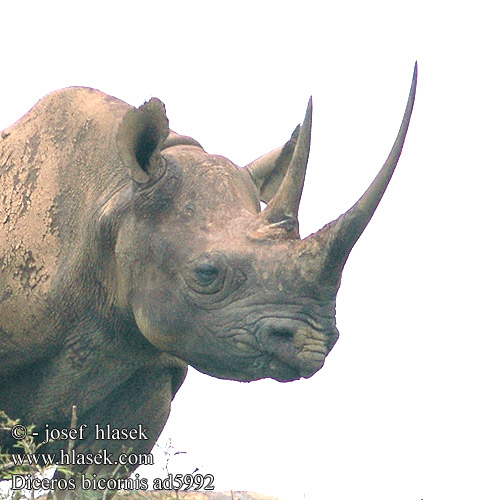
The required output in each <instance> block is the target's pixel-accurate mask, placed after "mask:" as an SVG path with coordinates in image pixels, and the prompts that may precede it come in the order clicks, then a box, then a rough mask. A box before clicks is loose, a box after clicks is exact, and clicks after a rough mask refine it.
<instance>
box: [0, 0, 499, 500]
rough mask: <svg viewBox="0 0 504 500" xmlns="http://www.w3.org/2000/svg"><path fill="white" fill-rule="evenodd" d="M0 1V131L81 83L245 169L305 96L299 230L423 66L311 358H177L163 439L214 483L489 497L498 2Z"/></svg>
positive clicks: (343, 180)
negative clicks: (393, 161) (246, 373)
mask: <svg viewBox="0 0 504 500" xmlns="http://www.w3.org/2000/svg"><path fill="white" fill-rule="evenodd" d="M0 15H1V32H0V38H1V52H0V54H1V55H0V61H1V63H0V64H1V77H0V78H1V80H0V89H1V91H0V128H4V127H6V126H8V125H10V124H11V123H13V122H14V121H15V120H16V119H18V118H19V117H20V116H21V115H22V114H23V113H25V112H26V111H27V110H28V109H29V108H30V107H31V106H32V105H33V104H34V103H35V102H36V101H37V100H38V99H39V98H41V97H42V96H43V95H45V94H47V93H48V92H50V91H52V90H55V89H57V88H61V87H65V86H69V85H84V86H91V87H95V88H98V89H100V90H102V91H105V92H107V93H109V94H111V95H114V96H116V97H119V98H121V99H123V100H125V101H126V102H128V103H130V104H134V105H139V104H141V103H142V102H143V101H144V100H146V99H148V98H150V97H151V96H157V97H159V98H160V99H162V100H163V101H164V102H165V104H166V108H167V112H168V116H169V118H170V124H171V126H172V128H173V129H174V130H176V131H177V132H179V133H183V134H187V135H190V136H192V137H194V138H196V139H197V140H199V141H200V142H201V143H202V144H203V146H204V147H205V149H206V150H207V151H209V152H212V153H218V154H222V155H224V156H227V157H229V158H230V159H232V160H233V161H234V162H235V163H237V164H239V165H245V164H247V163H248V162H249V161H251V160H253V159H255V158H256V157H258V156H260V155H262V154H263V153H265V152H267V151H270V150H271V149H273V148H275V147H277V146H279V145H280V144H283V143H284V142H285V141H286V140H287V139H288V138H289V137H290V134H291V132H292V130H293V129H294V127H295V125H296V124H297V123H298V122H299V121H301V120H302V118H303V116H304V111H305V106H306V102H307V100H308V97H309V96H310V95H311V94H312V95H313V99H314V118H313V119H314V125H313V139H312V153H311V158H310V165H309V170H308V174H307V180H306V186H305V192H304V196H303V201H302V205H301V210H300V212H301V215H300V223H301V230H302V233H303V235H308V234H310V233H311V232H313V231H315V230H317V229H318V228H319V227H321V226H322V225H323V224H325V223H326V222H328V221H330V220H332V219H334V218H336V217H337V216H338V215H339V214H340V213H341V212H344V211H346V210H347V209H348V208H349V207H350V206H351V205H352V204H353V203H354V201H356V199H357V198H358V197H359V196H360V194H361V193H362V192H363V191H364V189H365V188H366V187H367V185H368V184H369V183H370V182H371V180H372V179H373V177H374V175H375V174H376V172H377V171H378V169H379V168H380V166H381V164H382V162H383V161H384V160H385V158H386V155H387V154H388V151H389V149H390V147H391V146H392V143H393V141H394V138H395V135H396V133H397V130H398V128H399V125H400V121H401V117H402V113H403V110H404V106H405V104H406V99H407V94H408V90H409V85H410V80H411V75H412V71H413V64H414V62H415V60H418V63H419V80H418V93H417V101H416V105H415V110H414V113H413V119H412V123H411V126H410V131H409V135H408V138H407V140H406V145H405V148H404V152H403V155H402V158H401V160H400V162H399V166H398V169H397V172H396V174H395V176H394V178H393V180H392V182H391V184H390V186H389V189H388V191H387V193H386V195H385V198H384V200H383V202H382V204H381V205H380V207H379V209H378V210H377V212H376V214H375V217H374V218H373V220H372V221H371V223H370V225H369V227H368V229H367V230H366V232H365V233H364V235H363V236H362V238H361V239H360V241H359V242H358V243H357V245H356V247H355V249H354V251H353V252H352V255H351V257H350V259H349V261H348V263H347V266H346V269H345V272H344V275H343V284H342V287H341V290H340V293H339V296H338V301H337V309H338V314H337V324H338V327H339V330H340V333H341V337H340V340H339V342H338V343H337V344H336V346H335V348H334V350H333V352H332V353H331V354H330V356H329V357H328V359H327V362H326V365H325V367H324V368H323V369H322V370H321V371H320V372H319V373H318V374H316V375H315V376H314V377H312V378H311V379H309V380H304V381H301V382H295V383H290V384H280V383H277V382H273V381H260V382H255V383H251V384H242V383H236V382H226V381H221V380H216V379H212V378H210V377H208V376H203V375H200V374H199V373H196V372H195V371H191V373H190V374H189V376H188V378H187V381H186V382H185V384H184V386H183V388H182V389H181V391H180V393H179V395H178V396H177V397H176V399H175V401H174V403H173V407H172V414H171V416H170V419H169V422H168V425H167V427H166V429H165V433H164V434H163V441H166V440H167V439H168V438H169V437H171V439H172V444H173V446H174V449H175V450H179V451H185V452H187V453H185V454H183V455H182V456H183V457H184V460H183V461H179V462H178V466H179V467H181V468H182V469H183V468H185V470H184V472H192V470H193V469H194V468H195V467H199V468H200V471H203V472H208V473H213V474H214V475H215V477H216V486H217V488H218V489H231V488H233V489H235V490H238V489H249V490H254V491H259V492H262V493H268V494H271V495H277V496H279V497H280V498H282V499H283V500H303V499H304V500H315V499H328V498H331V499H332V498H335V499H345V500H353V499H371V498H372V499H374V500H376V499H387V500H395V499H397V500H420V499H424V500H436V499H440V500H441V499H442V500H449V499H457V500H465V499H474V498H484V499H487V500H490V499H502V498H503V497H504V409H503V405H502V393H503V390H502V386H503V383H504V366H503V362H502V360H503V356H504V340H503V334H504V329H503V322H502V312H501V310H502V306H503V291H502V282H503V278H504V276H503V275H504V273H503V266H502V255H503V245H502V241H501V240H502V238H501V235H502V218H501V214H502V205H503V202H502V196H501V191H502V180H503V175H502V171H503V167H504V165H503V157H504V155H503V144H504V134H503V132H504V130H503V128H504V127H503V123H502V120H503V111H504V106H503V86H504V82H503V77H504V71H503V62H504V59H503V49H504V44H503V41H504V37H503V35H502V19H503V18H502V14H501V13H500V9H499V2H497V1H495V2H490V1H485V0H480V1H479V2H467V1H464V0H459V1H457V2H455V1H452V2H447V1H443V0H436V1H431V0H424V1H422V2H418V1H417V2H409V1H405V0H402V1H396V2H394V1H390V0H381V1H369V0H363V1H355V2H348V1H345V2H338V1H337V2H332V3H330V2H317V1H313V0H312V1H310V2H308V1H305V2H297V1H295V0H290V1H288V2H274V1H273V0H270V1H269V2H261V1H257V0H256V1H254V2H238V1H235V2H219V1H211V2H210V1H208V2H203V1H200V2H197V1H196V2H191V1H186V2H184V1H182V0H179V1H178V2H170V1H166V2H161V1H158V2H153V1H148V0H143V1H141V2H133V3H131V4H128V3H127V2H117V3H116V2H106V1H102V2H94V1H86V2H75V3H73V2H61V3H57V2H51V1H39V2H5V4H4V5H2V8H1V14H0ZM172 462H173V465H175V464H176V463H177V459H175V458H174V459H173V461H172ZM161 466H162V463H161V461H160V460H158V469H160V468H161ZM158 473H159V471H145V470H144V471H143V472H142V474H144V475H147V474H151V475H152V476H156V475H157V474H158Z"/></svg>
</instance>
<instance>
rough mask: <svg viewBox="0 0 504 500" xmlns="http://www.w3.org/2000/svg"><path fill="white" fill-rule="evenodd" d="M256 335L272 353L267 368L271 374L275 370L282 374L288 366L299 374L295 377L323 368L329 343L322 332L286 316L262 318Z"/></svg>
mask: <svg viewBox="0 0 504 500" xmlns="http://www.w3.org/2000/svg"><path fill="white" fill-rule="evenodd" d="M258 339H259V342H260V343H261V346H262V348H263V350H264V351H265V352H266V353H268V354H270V355H273V360H272V362H271V364H270V369H271V370H272V372H274V374H275V372H277V373H278V375H279V376H281V372H283V371H285V369H286V368H288V369H289V370H291V371H294V372H295V373H296V374H298V378H299V377H311V376H312V375H313V374H314V373H315V372H317V371H318V370H320V368H322V366H323V364H324V361H325V358H326V356H327V354H328V351H329V344H330V342H329V340H328V336H327V335H326V334H325V333H324V332H320V331H318V330H315V329H314V328H312V327H310V326H309V325H307V324H306V323H304V322H301V321H296V320H288V319H270V320H269V321H264V322H263V324H262V325H261V327H260V328H259V331H258ZM331 344H332V342H331ZM331 347H332V345H331ZM275 378H276V377H275Z"/></svg>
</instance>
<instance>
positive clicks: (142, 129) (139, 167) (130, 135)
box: [117, 98, 169, 184]
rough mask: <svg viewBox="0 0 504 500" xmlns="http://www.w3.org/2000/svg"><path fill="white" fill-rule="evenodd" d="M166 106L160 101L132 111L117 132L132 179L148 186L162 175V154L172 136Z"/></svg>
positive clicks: (118, 144) (118, 145)
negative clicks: (167, 140)
mask: <svg viewBox="0 0 504 500" xmlns="http://www.w3.org/2000/svg"><path fill="white" fill-rule="evenodd" d="M168 133H169V128H168V119H167V118H166V112H165V107H164V104H163V103H162V102H161V101H160V100H159V99H156V98H153V99H151V100H150V101H148V102H146V103H145V104H143V105H142V106H140V107H139V108H133V109H131V110H130V111H128V112H127V113H126V114H125V115H124V118H123V119H122V122H121V123H120V125H119V128H118V130H117V147H118V150H119V155H120V157H121V160H122V161H123V163H124V164H125V165H126V166H127V167H129V169H130V172H131V177H132V179H133V180H134V181H135V182H137V183H139V184H144V183H146V182H147V181H149V180H151V179H152V178H157V177H159V176H160V175H161V173H162V172H159V170H160V169H161V168H162V162H161V161H160V159H161V156H160V151H161V149H162V145H163V142H164V140H165V139H166V137H167V136H168Z"/></svg>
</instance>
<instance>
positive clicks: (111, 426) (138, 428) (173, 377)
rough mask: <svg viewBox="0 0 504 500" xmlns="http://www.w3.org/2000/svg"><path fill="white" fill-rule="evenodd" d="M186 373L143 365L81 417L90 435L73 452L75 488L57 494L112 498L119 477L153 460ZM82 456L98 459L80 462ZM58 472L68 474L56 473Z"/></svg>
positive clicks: (61, 499) (67, 499)
mask: <svg viewBox="0 0 504 500" xmlns="http://www.w3.org/2000/svg"><path fill="white" fill-rule="evenodd" d="M184 376H185V369H183V368H173V367H169V368H166V367H158V366H157V367H144V368H140V369H139V370H138V371H137V372H135V373H134V375H133V376H132V377H130V379H129V380H127V381H126V382H125V383H123V384H122V385H121V386H119V387H117V388H116V389H115V390H114V391H113V392H111V393H110V394H109V395H108V396H107V397H106V398H105V399H103V400H102V401H101V402H100V403H99V404H97V405H96V406H95V407H93V408H92V409H90V410H89V411H88V412H86V413H85V414H83V415H82V416H80V417H79V416H77V427H79V426H80V425H82V424H83V423H85V424H86V425H87V428H86V431H87V434H86V438H85V439H84V440H82V441H74V442H73V444H74V448H73V452H71V453H70V454H69V458H70V460H74V461H75V462H77V463H75V464H70V466H69V469H70V470H71V471H72V472H73V474H74V478H73V479H74V480H75V486H76V488H75V489H74V490H69V489H66V490H57V489H56V490H55V492H54V496H53V498H56V499H57V500H74V499H83V498H90V499H95V498H96V499H98V498H99V499H102V498H107V499H110V498H112V497H113V496H114V495H115V493H116V492H117V489H120V486H121V484H120V481H118V480H120V479H126V478H127V477H128V476H129V475H131V474H132V473H133V472H134V470H135V469H136V468H137V467H138V466H139V465H142V464H144V463H146V464H149V463H151V462H152V455H151V454H150V451H151V450H152V448H153V446H154V444H155V442H156V440H157V439H158V437H159V434H160V433H161V431H162V430H163V427H164V425H165V423H166V420H167V418H168V415H169V412H170V406H171V401H172V399H173V396H174V394H175V392H176V391H177V389H178V388H179V387H180V384H181V383H182V381H183V379H184ZM77 412H78V410H77ZM60 453H61V452H60ZM64 453H65V454H68V451H67V450H66V451H64ZM65 456H66V455H65ZM83 457H86V459H87V460H89V461H90V460H92V459H93V460H95V463H91V464H86V465H79V463H78V462H79V461H82V460H83ZM123 462H125V463H124V464H123ZM57 477H61V478H65V475H64V474H62V473H61V472H57ZM106 490H108V491H106Z"/></svg>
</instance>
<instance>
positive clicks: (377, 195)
mask: <svg viewBox="0 0 504 500" xmlns="http://www.w3.org/2000/svg"><path fill="white" fill-rule="evenodd" d="M416 82H417V65H416V64H415V70H414V72H413V80H412V83H411V89H410V93H409V98H408V103H407V105H406V110H405V112H404V117H403V120H402V124H401V128H400V129H399V133H398V135H397V138H396V140H395V142H394V145H393V147H392V150H391V151H390V154H389V156H388V158H387V160H386V162H385V164H384V165H383V167H382V168H381V170H380V171H379V172H378V175H377V176H376V177H375V179H374V181H373V182H372V183H371V185H370V186H369V188H368V189H367V190H366V192H365V193H364V194H363V195H362V196H361V198H360V199H359V200H358V201H357V203H356V204H355V205H354V206H353V207H352V208H350V210H348V211H347V212H346V213H344V214H343V215H341V216H340V217H339V218H338V219H336V220H335V221H333V222H331V223H329V224H327V225H326V226H325V227H323V228H322V229H321V230H320V231H318V232H317V233H315V234H313V235H311V236H308V237H307V238H305V239H304V240H302V241H300V242H299V245H300V247H301V248H300V249H299V251H300V253H308V254H309V255H312V256H313V259H312V260H311V262H310V263H307V265H308V266H309V267H311V269H310V271H311V272H313V273H314V274H315V276H319V279H320V282H325V283H326V284H329V285H331V286H336V287H337V286H338V284H339V280H340V276H341V271H342V269H343V266H344V265H345V262H346V260H347V258H348V255H349V254H350V251H351V250H352V248H353V246H354V244H355V243H356V241H357V240H358V238H359V237H360V235H361V234H362V232H363V231H364V229H365V228H366V226H367V224H368V222H369V221H370V219H371V217H372V216H373V214H374V212H375V210H376V208H377V207H378V204H379V203H380V200H381V198H382V196H383V194H384V193H385V190H386V188H387V186H388V183H389V181H390V179H391V177H392V174H393V173H394V169H395V167H396V165H397V162H398V160H399V157H400V155H401V151H402V148H403V144H404V140H405V138H406V132H407V131H408V126H409V122H410V118H411V112H412V111H413V103H414V101H415V91H416Z"/></svg>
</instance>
